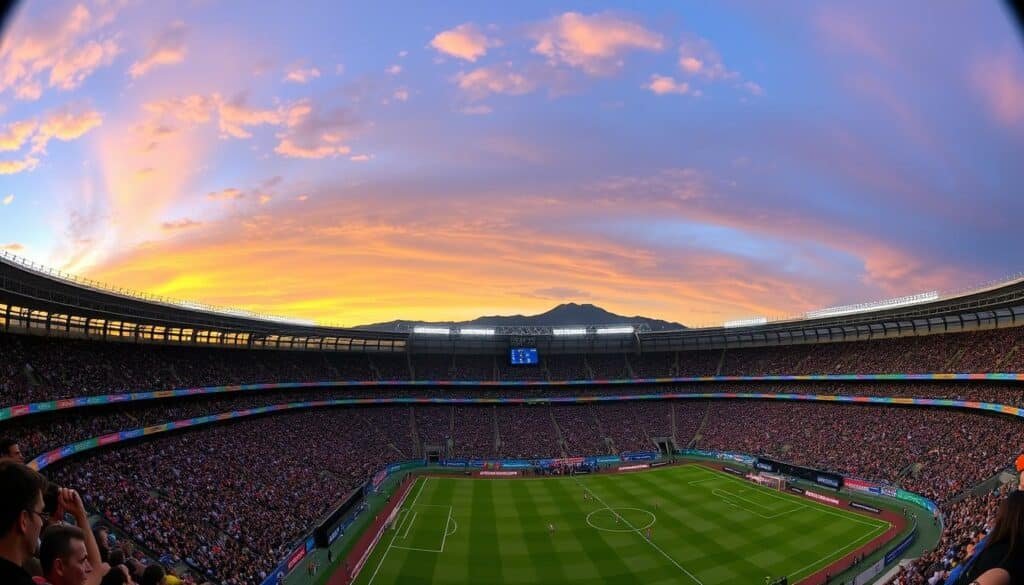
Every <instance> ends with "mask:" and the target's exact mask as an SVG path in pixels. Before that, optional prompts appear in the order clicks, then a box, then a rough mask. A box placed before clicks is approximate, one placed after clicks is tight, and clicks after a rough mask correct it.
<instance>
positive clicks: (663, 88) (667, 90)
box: [644, 75, 690, 95]
mask: <svg viewBox="0 0 1024 585" xmlns="http://www.w3.org/2000/svg"><path fill="white" fill-rule="evenodd" d="M644 87H645V88H647V89H649V90H650V91H652V92H654V93H656V94H658V95H666V94H673V93H674V94H679V95H685V94H687V93H689V92H690V86H689V84H687V83H686V82H682V81H676V80H675V79H673V78H671V77H666V76H664V75H652V76H651V81H650V83H648V84H647V85H645V86H644Z"/></svg>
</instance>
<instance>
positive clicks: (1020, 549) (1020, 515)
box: [957, 490, 1024, 585]
mask: <svg viewBox="0 0 1024 585" xmlns="http://www.w3.org/2000/svg"><path fill="white" fill-rule="evenodd" d="M975 582H977V583H978V585H1020V584H1021V583H1024V492H1022V491H1019V490H1018V491H1014V492H1012V493H1010V495H1009V496H1007V497H1006V499H1004V500H1003V502H1002V504H1000V505H999V514H997V515H996V523H995V526H994V527H993V528H992V532H991V533H990V534H989V535H988V537H987V538H986V543H985V546H984V548H983V549H982V550H981V552H980V553H977V556H976V558H974V561H973V564H971V566H970V568H969V569H968V570H967V571H965V575H963V576H962V577H961V579H959V580H958V581H957V583H975Z"/></svg>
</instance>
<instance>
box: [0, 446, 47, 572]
mask: <svg viewBox="0 0 1024 585" xmlns="http://www.w3.org/2000/svg"><path fill="white" fill-rule="evenodd" d="M45 489H46V479H45V478H43V476H42V475H39V472H37V471H35V470H33V469H32V468H30V467H28V466H25V465H22V464H21V463H15V462H13V461H2V462H0V583H3V585H32V583H33V581H32V576H31V575H29V573H28V572H26V571H25V570H24V569H23V568H22V566H23V565H24V564H25V563H26V562H27V561H28V560H29V559H30V558H31V557H32V556H33V555H35V553H36V551H37V548H38V542H39V534H40V532H41V531H42V529H43V525H44V524H45V523H46V519H47V518H46V513H45V512H43V490H45Z"/></svg>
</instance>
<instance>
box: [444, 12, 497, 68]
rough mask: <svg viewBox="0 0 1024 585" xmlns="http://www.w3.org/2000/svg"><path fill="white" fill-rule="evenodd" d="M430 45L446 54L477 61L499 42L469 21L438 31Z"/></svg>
mask: <svg viewBox="0 0 1024 585" xmlns="http://www.w3.org/2000/svg"><path fill="white" fill-rule="evenodd" d="M430 46H432V47H434V49H436V50H437V51H438V52H440V53H443V54H445V55H451V56H452V57H457V58H459V59H464V60H466V61H470V62H476V60H477V59H479V58H480V57H483V56H484V55H486V54H487V49H488V48H489V47H494V46H497V42H496V41H494V40H491V39H488V38H487V36H486V35H484V33H482V32H481V31H480V29H478V28H477V27H476V25H474V24H472V23H468V22H467V23H465V24H460V25H459V26H457V27H455V28H453V29H450V30H446V31H444V32H440V33H438V34H437V35H435V36H434V38H433V39H431V41H430Z"/></svg>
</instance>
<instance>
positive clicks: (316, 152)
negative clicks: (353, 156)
mask: <svg viewBox="0 0 1024 585" xmlns="http://www.w3.org/2000/svg"><path fill="white" fill-rule="evenodd" d="M322 138H323V140H324V142H329V141H328V140H327V139H328V138H332V139H333V138H334V137H332V136H330V135H328V134H325V135H323V136H322ZM274 152H276V153H277V154H280V155H281V156H287V157H290V158H314V159H315V158H327V157H334V156H338V155H341V154H348V153H349V152H351V149H350V148H349V147H347V146H345V145H338V146H335V145H333V144H317V145H315V146H301V145H299V144H296V143H295V142H293V141H292V139H291V138H282V139H281V142H279V143H278V144H277V146H275V147H274Z"/></svg>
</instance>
